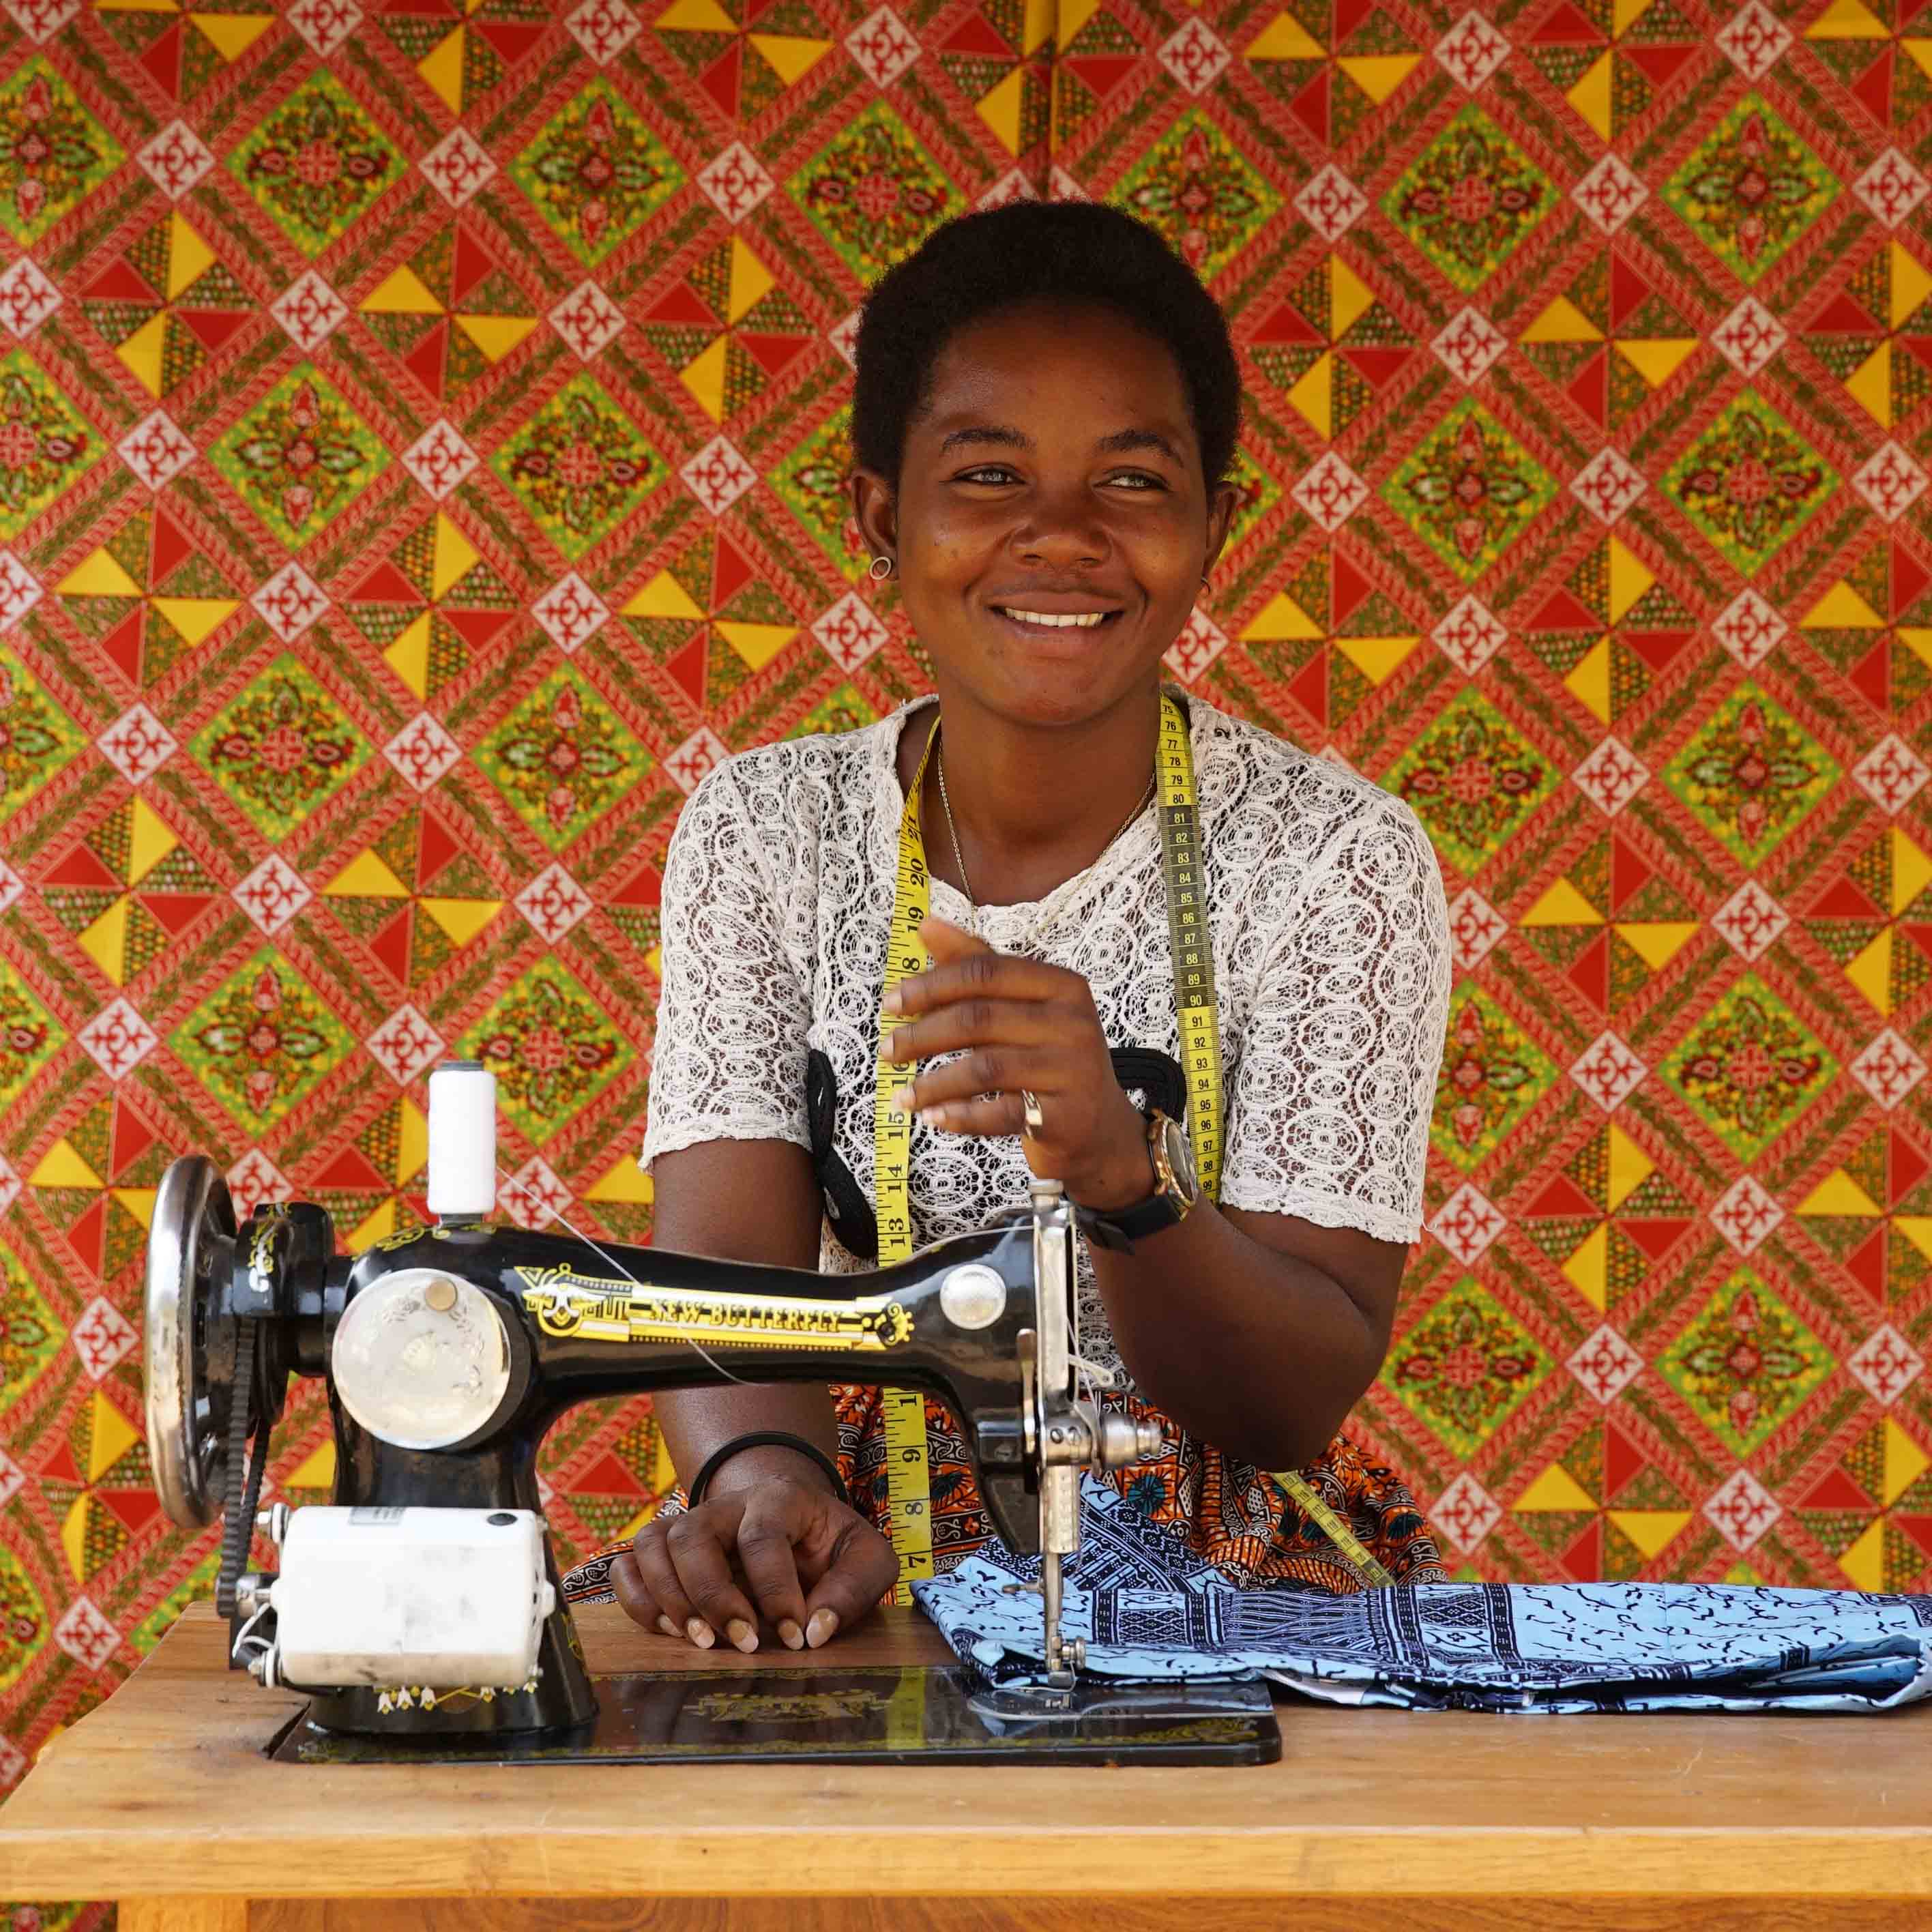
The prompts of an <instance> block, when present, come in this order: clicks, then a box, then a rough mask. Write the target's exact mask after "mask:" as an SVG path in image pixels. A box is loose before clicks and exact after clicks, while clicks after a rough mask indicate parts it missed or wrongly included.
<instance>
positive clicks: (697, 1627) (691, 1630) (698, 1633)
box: [684, 1617, 718, 1650]
mask: <svg viewBox="0 0 1932 1932" xmlns="http://www.w3.org/2000/svg"><path fill="white" fill-rule="evenodd" d="M684 1634H685V1636H686V1637H689V1638H690V1640H691V1642H692V1643H694V1644H696V1645H697V1647H698V1649H700V1650H709V1649H710V1648H711V1646H712V1645H713V1644H714V1643H716V1642H717V1641H718V1633H717V1632H716V1631H714V1630H713V1629H712V1628H711V1626H710V1625H709V1624H708V1623H706V1622H705V1621H704V1619H703V1618H702V1617H693V1618H692V1619H691V1621H690V1622H688V1624H686V1625H685V1627H684Z"/></svg>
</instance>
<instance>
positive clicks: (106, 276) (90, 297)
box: [80, 260, 162, 308]
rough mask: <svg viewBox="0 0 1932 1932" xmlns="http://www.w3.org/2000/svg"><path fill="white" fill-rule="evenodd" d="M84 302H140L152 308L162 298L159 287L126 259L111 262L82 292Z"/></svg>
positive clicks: (145, 306)
mask: <svg viewBox="0 0 1932 1932" xmlns="http://www.w3.org/2000/svg"><path fill="white" fill-rule="evenodd" d="M80 299H81V300H82V301H83V302H139V303H140V304H141V305H142V306H143V307H144V308H152V307H153V306H154V305H156V304H157V303H158V302H160V300H161V299H162V297H161V292H160V290H159V289H157V288H154V287H151V285H150V284H149V283H148V280H147V278H146V277H145V276H144V275H142V273H141V272H140V270H139V269H137V268H136V267H135V266H134V265H133V263H132V262H130V261H127V260H119V261H115V262H110V263H108V265H107V267H106V268H104V269H102V270H101V272H100V274H99V275H96V276H95V278H94V279H93V281H91V282H89V284H88V285H87V286H86V288H84V289H83V290H81V292H80Z"/></svg>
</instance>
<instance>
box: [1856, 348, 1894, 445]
mask: <svg viewBox="0 0 1932 1932" xmlns="http://www.w3.org/2000/svg"><path fill="white" fill-rule="evenodd" d="M1845 390H1846V394H1847V395H1849V396H1850V398H1851V399H1852V401H1853V402H1855V403H1856V404H1858V407H1859V408H1860V409H1861V410H1864V413H1865V414H1866V415H1867V416H1870V418H1871V419H1872V421H1873V422H1875V423H1876V424H1877V425H1878V426H1879V428H1880V429H1889V428H1891V344H1890V343H1889V342H1881V343H1880V344H1879V346H1878V347H1876V349H1874V350H1873V351H1872V353H1870V355H1869V356H1867V357H1866V358H1865V359H1864V361H1863V362H1861V363H1860V364H1859V365H1858V367H1857V368H1855V369H1854V370H1853V371H1852V373H1851V374H1849V376H1847V377H1846V378H1845Z"/></svg>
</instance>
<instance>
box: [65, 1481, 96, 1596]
mask: <svg viewBox="0 0 1932 1932" xmlns="http://www.w3.org/2000/svg"><path fill="white" fill-rule="evenodd" d="M93 1502H94V1499H93V1497H92V1496H90V1495H89V1493H87V1491H86V1490H82V1491H81V1493H80V1495H79V1496H76V1497H75V1498H74V1501H73V1502H72V1504H71V1505H70V1506H69V1507H68V1513H67V1514H66V1516H65V1517H64V1518H63V1519H62V1523H61V1548H62V1550H65V1552H66V1553H67V1567H68V1568H69V1569H70V1570H71V1571H73V1572H74V1580H75V1581H76V1582H77V1583H86V1581H87V1571H86V1562H87V1512H88V1511H89V1508H91V1507H92V1505H93Z"/></svg>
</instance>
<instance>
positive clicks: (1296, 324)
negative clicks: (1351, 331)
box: [1254, 302, 1328, 345]
mask: <svg viewBox="0 0 1932 1932" xmlns="http://www.w3.org/2000/svg"><path fill="white" fill-rule="evenodd" d="M1254 340H1255V341H1256V342H1258V343H1263V344H1273V343H1279V342H1292V343H1295V344H1298V345H1307V344H1313V343H1319V342H1325V341H1327V340H1328V338H1327V337H1326V336H1325V335H1323V334H1322V332H1321V331H1320V330H1319V329H1317V328H1316V326H1315V325H1314V324H1313V323H1312V322H1310V320H1308V318H1307V317H1306V316H1305V315H1304V314H1302V312H1301V310H1299V309H1298V308H1296V307H1295V305H1294V303H1292V302H1283V303H1282V304H1281V305H1280V306H1279V307H1278V308H1276V309H1275V311H1274V313H1273V314H1271V315H1270V316H1269V317H1268V320H1266V321H1265V322H1264V323H1262V326H1261V327H1260V328H1259V329H1256V331H1255V334H1254Z"/></svg>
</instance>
